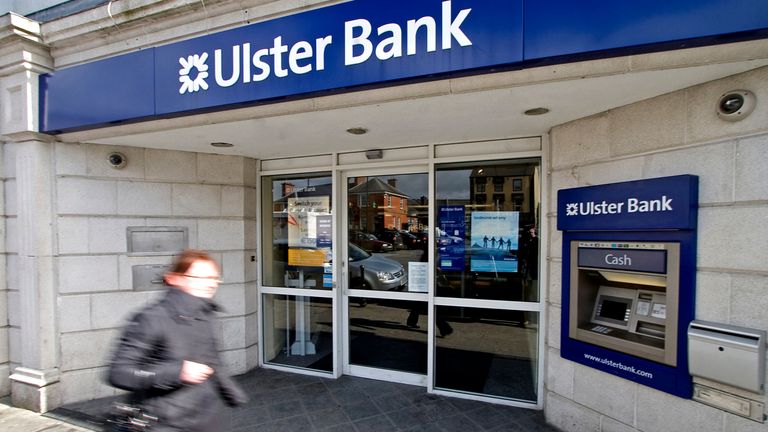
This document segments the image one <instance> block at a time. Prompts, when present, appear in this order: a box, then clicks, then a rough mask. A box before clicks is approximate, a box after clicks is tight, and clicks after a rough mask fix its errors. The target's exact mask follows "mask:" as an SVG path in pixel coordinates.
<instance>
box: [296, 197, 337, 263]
mask: <svg viewBox="0 0 768 432" xmlns="http://www.w3.org/2000/svg"><path fill="white" fill-rule="evenodd" d="M330 215H331V212H330V198H329V197H327V196H318V197H298V198H288V265H293V266H304V267H323V265H324V264H325V263H327V262H329V261H330V259H331V258H330V255H331V248H330V245H329V244H328V243H329V238H328V237H327V231H328V227H327V226H326V225H327V222H328V221H329V217H330ZM318 219H319V220H318Z"/></svg>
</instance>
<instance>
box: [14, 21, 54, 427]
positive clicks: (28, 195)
mask: <svg viewBox="0 0 768 432" xmlns="http://www.w3.org/2000/svg"><path fill="white" fill-rule="evenodd" d="M0 52H2V53H3V56H1V57H0V134H1V135H2V139H3V141H4V142H5V143H6V144H11V143H12V145H13V146H14V148H15V152H14V153H15V155H16V159H15V161H13V162H12V163H11V162H10V161H9V163H7V164H6V166H9V165H11V164H12V165H15V170H16V174H15V175H16V194H15V195H16V203H15V204H16V206H15V207H16V209H17V223H16V230H17V232H16V233H14V234H15V235H14V236H13V237H14V238H16V239H18V244H16V245H13V246H12V247H10V248H9V249H10V251H11V252H12V251H13V250H14V249H15V250H16V252H17V253H18V259H17V260H15V262H16V263H17V264H16V265H17V268H16V269H14V270H15V271H14V273H15V274H17V275H18V277H17V286H16V287H9V288H11V289H16V290H18V299H19V300H18V304H17V305H14V306H15V307H18V313H17V316H18V322H19V323H18V324H19V343H18V344H17V345H18V346H19V347H20V352H14V353H11V358H14V359H16V360H17V361H18V362H19V363H20V364H19V366H18V367H16V368H15V369H14V370H13V374H12V375H11V376H10V380H11V400H12V403H13V404H14V405H15V406H18V407H21V408H26V409H29V410H32V411H36V412H45V411H48V410H51V409H53V408H56V407H57V406H58V405H59V404H60V393H59V390H58V388H59V385H58V382H59V368H58V365H59V359H58V352H59V350H58V332H57V323H56V289H55V288H56V287H55V284H54V241H53V235H54V232H53V221H54V208H53V197H54V193H53V190H54V175H53V172H54V170H53V167H52V158H51V153H52V149H51V146H52V144H51V142H52V141H53V139H52V138H51V137H49V136H47V135H42V134H39V133H38V130H39V129H38V128H39V112H40V106H39V76H40V74H42V73H45V72H48V71H50V70H51V69H52V63H53V62H52V59H51V57H50V55H49V52H48V49H47V47H46V46H45V45H44V44H43V42H42V38H41V36H40V25H39V23H37V22H35V21H32V20H29V19H26V18H24V17H21V16H18V15H15V14H13V13H11V14H8V15H4V16H2V17H0ZM2 240H3V241H5V239H2Z"/></svg>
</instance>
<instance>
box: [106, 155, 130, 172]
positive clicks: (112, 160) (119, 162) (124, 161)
mask: <svg viewBox="0 0 768 432" xmlns="http://www.w3.org/2000/svg"><path fill="white" fill-rule="evenodd" d="M107 162H109V164H110V165H112V168H114V169H121V168H124V167H125V166H126V165H128V158H127V157H125V155H124V154H122V153H119V152H113V153H110V154H108V155H107Z"/></svg>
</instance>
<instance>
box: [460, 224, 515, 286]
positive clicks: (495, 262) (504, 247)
mask: <svg viewBox="0 0 768 432" xmlns="http://www.w3.org/2000/svg"><path fill="white" fill-rule="evenodd" d="M519 223H520V213H519V212H484V211H477V212H474V213H472V237H471V239H470V251H471V253H470V262H471V264H470V268H471V270H472V271H477V272H492V273H515V272H517V231H518V226H519Z"/></svg>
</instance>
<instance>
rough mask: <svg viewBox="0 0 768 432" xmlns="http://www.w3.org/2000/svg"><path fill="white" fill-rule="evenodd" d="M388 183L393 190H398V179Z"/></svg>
mask: <svg viewBox="0 0 768 432" xmlns="http://www.w3.org/2000/svg"><path fill="white" fill-rule="evenodd" d="M387 183H388V184H389V185H390V186H392V187H393V188H395V189H397V179H396V178H391V179H389V180H387Z"/></svg>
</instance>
